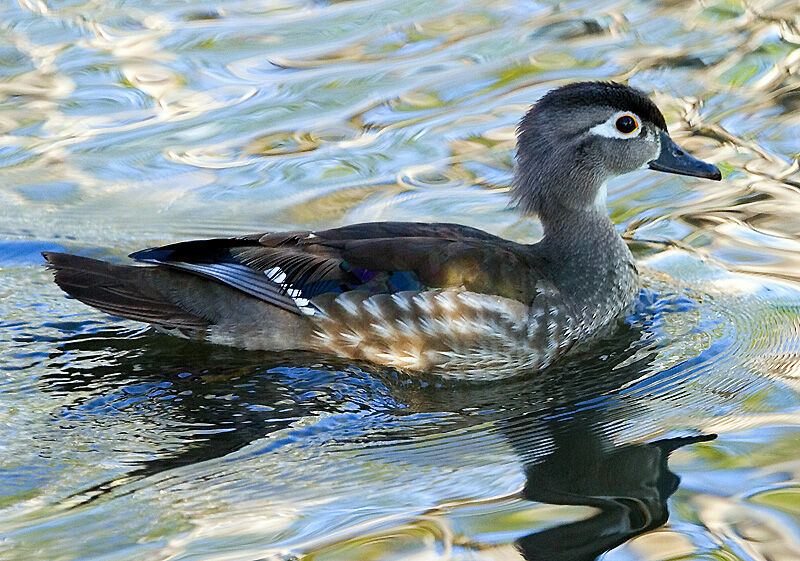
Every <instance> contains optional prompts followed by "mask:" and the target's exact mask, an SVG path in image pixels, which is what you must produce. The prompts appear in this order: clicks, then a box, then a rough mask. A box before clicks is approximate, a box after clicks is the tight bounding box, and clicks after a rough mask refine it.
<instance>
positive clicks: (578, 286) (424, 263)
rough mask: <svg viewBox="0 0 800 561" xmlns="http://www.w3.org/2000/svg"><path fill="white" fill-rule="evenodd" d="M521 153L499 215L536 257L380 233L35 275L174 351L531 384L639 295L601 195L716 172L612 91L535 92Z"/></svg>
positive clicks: (247, 239) (289, 236)
mask: <svg viewBox="0 0 800 561" xmlns="http://www.w3.org/2000/svg"><path fill="white" fill-rule="evenodd" d="M620 115H624V119H625V121H624V122H625V123H626V125H625V126H623V127H622V128H620V125H617V124H616V123H618V119H619V118H620ZM631 123H633V124H634V125H635V128H632V125H631ZM623 129H624V130H623ZM518 138H519V142H518V150H517V169H516V172H515V180H514V184H513V191H514V193H513V194H514V198H515V199H516V200H517V201H518V202H520V207H521V209H522V210H523V211H525V212H529V213H531V212H533V213H538V214H539V217H540V219H541V221H542V225H543V228H544V238H543V239H542V240H541V241H540V242H539V243H536V244H533V245H524V244H518V243H515V242H513V241H509V240H504V239H502V238H499V237H497V236H494V235H491V234H489V233H486V232H483V231H481V230H477V229H475V228H469V227H467V226H460V225H458V224H422V223H412V222H381V223H368V224H354V225H351V226H345V227H342V228H334V229H330V230H322V231H316V232H310V231H296V232H283V233H268V234H253V235H249V236H243V237H238V238H228V239H211V240H198V241H191V242H182V243H177V244H171V245H167V246H163V247H157V248H152V249H146V250H143V251H140V252H137V253H134V254H132V255H131V257H133V258H134V259H136V260H138V261H140V262H142V263H147V264H149V265H146V266H127V265H112V264H109V263H103V262H100V261H96V260H93V259H87V258H84V257H77V256H72V255H65V254H58V253H47V254H45V258H46V259H47V261H48V263H49V266H50V268H51V269H53V270H54V271H55V280H56V282H57V283H58V285H59V286H60V287H61V288H63V289H64V290H65V291H66V292H67V293H69V294H71V295H72V296H74V297H75V298H77V299H79V300H81V301H83V302H85V303H87V304H89V305H91V306H95V307H97V308H99V309H101V310H103V311H106V312H108V313H110V314H113V315H117V316H121V317H125V318H130V319H134V320H138V321H145V322H149V323H151V324H153V325H155V326H156V327H158V328H160V329H164V330H169V331H171V332H177V333H178V334H180V335H183V336H186V337H194V338H199V339H203V340H206V341H210V342H213V343H220V344H225V345H231V346H236V347H241V348H245V349H264V350H273V351H281V350H288V349H297V350H307V351H314V352H319V353H329V354H335V355H338V356H341V357H347V358H352V359H358V360H370V361H373V362H377V363H380V364H384V365H388V366H392V367H396V368H401V369H405V370H409V371H423V370H424V371H430V372H436V373H439V374H441V375H444V376H451V377H457V378H468V379H488V378H497V377H502V376H508V375H511V374H514V373H517V372H520V371H525V370H538V369H541V368H544V367H546V366H547V365H549V364H551V363H552V362H553V361H554V360H556V359H558V358H559V357H561V356H564V355H565V354H567V353H569V352H570V351H571V350H572V349H575V348H577V347H581V346H583V345H585V344H587V343H589V342H591V341H592V340H594V339H595V338H596V337H597V336H598V335H599V334H601V333H603V332H604V331H606V330H608V329H609V328H610V327H611V325H612V324H613V323H614V322H615V321H616V320H618V319H619V318H620V317H621V316H623V315H624V314H625V312H626V311H627V310H629V309H630V307H631V304H632V302H633V300H634V297H635V295H636V292H637V290H638V276H637V272H636V266H635V264H634V262H633V257H632V256H631V253H630V251H629V250H628V248H627V246H626V245H625V243H624V242H623V240H622V239H621V238H620V237H619V235H618V234H617V233H616V231H615V229H614V225H613V224H612V223H611V221H610V220H609V218H608V214H607V210H606V207H605V184H606V181H608V180H609V179H610V178H612V177H614V176H615V175H619V174H620V173H625V172H627V171H632V170H634V169H638V168H640V167H642V166H643V165H649V166H650V167H651V168H653V169H658V170H661V171H668V172H672V173H682V174H687V175H695V176H699V177H707V178H711V179H719V171H718V170H717V169H716V167H714V166H712V165H710V164H706V163H704V162H701V161H699V160H695V159H694V158H692V157H691V156H689V155H688V154H686V153H685V152H683V151H682V150H680V149H679V148H678V147H677V146H676V145H675V144H674V143H673V142H672V141H671V140H670V139H669V136H668V134H667V132H666V130H665V122H664V118H663V116H662V115H661V113H660V112H659V111H658V108H656V107H655V105H654V104H653V103H652V102H651V101H649V100H648V99H647V97H646V96H644V94H642V93H641V92H639V91H637V90H634V89H632V88H628V87H627V86H622V85H620V84H608V83H582V84H572V85H568V86H565V87H563V88H559V89H557V90H554V91H552V92H550V93H549V94H547V95H546V96H545V97H544V98H543V99H542V100H541V101H540V103H539V104H537V105H535V106H534V107H533V108H532V109H531V110H530V111H529V112H528V114H527V115H526V117H525V118H524V119H523V120H522V121H521V123H520V129H519V134H518Z"/></svg>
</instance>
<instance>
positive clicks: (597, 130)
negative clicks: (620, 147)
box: [589, 111, 642, 138]
mask: <svg viewBox="0 0 800 561" xmlns="http://www.w3.org/2000/svg"><path fill="white" fill-rule="evenodd" d="M621 117H631V118H632V119H633V120H634V122H635V123H636V128H635V129H633V130H632V131H631V132H629V133H624V132H622V131H620V130H619V129H618V128H617V121H618V120H619V119H620V118H621ZM641 122H642V120H641V119H640V118H639V117H638V116H637V115H636V114H635V113H631V112H630V111H617V112H616V113H614V114H613V115H611V117H609V118H608V119H607V120H606V121H604V122H602V123H600V124H599V125H595V126H593V127H592V128H590V129H589V132H590V133H591V134H596V135H598V136H605V137H606V138H634V137H635V136H637V135H636V133H637V132H639V131H640V130H641V128H642V126H641Z"/></svg>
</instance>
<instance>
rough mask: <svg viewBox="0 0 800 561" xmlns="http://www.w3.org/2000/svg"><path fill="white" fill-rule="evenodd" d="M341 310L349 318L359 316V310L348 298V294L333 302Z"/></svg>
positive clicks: (338, 297) (343, 294) (341, 295)
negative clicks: (349, 316)
mask: <svg viewBox="0 0 800 561" xmlns="http://www.w3.org/2000/svg"><path fill="white" fill-rule="evenodd" d="M334 302H336V303H337V304H339V306H341V308H342V309H343V310H344V311H345V312H347V313H348V314H350V315H351V316H357V315H359V309H358V306H357V305H356V303H355V302H354V301H353V300H352V298H351V297H350V293H349V292H344V293H342V294H340V295H339V296H337V297H336V299H335V300H334Z"/></svg>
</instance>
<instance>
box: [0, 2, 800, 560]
mask: <svg viewBox="0 0 800 561" xmlns="http://www.w3.org/2000/svg"><path fill="white" fill-rule="evenodd" d="M798 14H800V6H799V5H798V4H797V2H796V1H785V2H768V1H759V0H755V1H753V2H739V1H737V0H727V1H715V0H708V1H706V2H674V1H673V2H653V1H631V2H625V1H623V2H605V3H603V5H602V6H598V4H597V3H595V2H585V1H574V2H573V1H569V2H540V3H535V2H529V1H525V2H522V1H520V2H514V1H505V2H488V1H484V2H481V1H474V2H466V3H465V2H463V1H459V2H450V1H447V0H443V1H439V2H425V1H413V0H412V1H405V2H398V1H395V0H361V1H354V2H339V3H325V2H311V1H309V2H302V1H293V0H279V1H276V2H257V1H255V0H242V1H232V2H227V3H218V4H217V3H211V2H191V3H187V2H178V1H172V0H168V1H160V2H148V1H147V0H134V1H131V2H108V1H102V2H101V1H96V0H91V1H88V2H85V1H82V0H76V1H63V2H56V1H52V0H51V1H49V2H47V1H45V0H19V3H12V2H6V3H5V4H2V5H0V130H2V135H0V216H1V217H2V220H1V221H0V275H2V276H1V277H0V278H2V281H3V282H2V285H0V458H2V459H1V460H0V559H9V560H17V559H19V560H22V559H25V560H31V559H42V560H53V561H55V560H67V559H92V560H101V559H102V560H115V561H116V560H124V559H131V560H134V559H135V560H142V559H146V560H167V559H170V560H181V561H185V560H190V559H191V560H199V559H204V560H227V561H229V560H256V559H269V560H278V559H281V560H289V559H304V560H308V561H310V560H315V561H316V560H326V561H327V560H334V559H336V560H353V559H382V560H384V559H385V560H388V559H414V560H420V561H421V560H432V559H463V560H466V559H480V560H498V559H529V560H534V559H535V560H539V559H541V560H556V561H557V560H562V559H563V560H565V561H566V560H583V559H585V560H590V559H594V558H595V557H596V556H598V555H601V554H603V552H606V551H608V553H605V557H604V559H614V560H620V561H622V560H625V561H628V560H634V559H636V560H668V559H682V560H687V559H692V560H701V559H705V560H710V559H720V560H721V559H725V560H754V561H756V560H762V559H763V560H766V559H770V560H781V561H783V560H790V559H798V558H800V452H798V450H800V394H798V391H800V355H799V354H798V353H800V345H799V339H800V284H798V282H800V257H798V255H800V251H799V250H800V226H798V224H800V222H799V221H798V219H797V216H798V211H800V193H798V189H799V188H800V172H799V171H798V164H797V158H798V156H799V155H800V141H799V140H798V138H800V79H798V72H800V49H799V48H798V44H800V16H799V15H798ZM575 79H615V80H623V81H626V80H627V81H629V82H630V83H631V84H632V85H635V86H637V87H640V88H642V89H644V90H647V91H651V92H654V99H655V100H656V101H657V103H658V104H659V106H660V107H662V109H663V110H664V112H665V114H666V115H667V120H668V121H669V123H670V129H671V131H672V133H673V137H674V138H676V139H677V141H678V142H679V143H680V144H681V145H683V146H684V147H686V148H688V149H690V150H691V151H692V152H693V153H694V154H695V155H697V156H698V157H701V158H703V159H706V160H709V161H713V162H716V163H718V164H719V166H720V168H721V169H722V170H723V173H724V175H725V179H724V181H723V182H721V183H711V182H706V181H694V180H691V179H687V178H682V177H677V176H667V175H664V174H656V173H652V172H648V171H642V172H637V173H634V174H630V175H628V176H625V177H623V178H620V179H618V180H617V181H615V182H614V183H613V184H612V185H611V187H610V193H609V207H610V210H611V214H612V218H613V219H614V221H615V222H616V223H617V224H618V225H619V229H620V231H621V232H623V233H624V235H625V237H626V238H627V239H628V240H629V241H630V244H631V247H632V249H633V250H634V252H635V254H636V256H637V258H638V259H639V260H640V263H641V265H642V270H643V271H645V281H646V282H645V290H644V291H643V293H642V295H641V298H640V302H639V305H638V307H637V310H636V312H635V313H634V314H633V315H632V316H631V318H629V322H628V323H629V325H630V328H629V329H627V330H626V331H624V332H622V333H618V334H615V335H614V336H613V337H609V339H608V340H607V341H604V342H603V346H602V353H603V354H600V355H599V354H598V353H597V352H596V351H595V352H592V353H590V354H587V355H585V356H579V357H575V358H573V359H571V360H570V361H568V362H565V363H562V364H559V365H557V366H556V367H554V368H551V369H550V370H548V371H546V372H543V373H532V374H530V375H528V376H523V377H520V378H518V379H513V380H508V381H504V382H501V383H493V384H484V385H474V384H451V383H444V382H442V381H440V380H436V379H425V378H422V379H410V378H408V377H407V376H404V375H400V374H397V373H393V372H391V371H384V370H378V369H374V368H368V367H366V366H365V365H352V364H343V363H337V362H331V361H329V362H325V363H320V362H319V358H318V357H309V356H304V355H299V356H298V355H288V354H287V355H278V356H276V355H269V354H261V353H245V352H239V351H234V350H229V349H222V348H216V347H211V346H201V345H196V344H190V343H187V342H183V341H177V340H175V339H172V338H169V337H166V336H162V335H158V334H156V333H154V332H152V331H150V330H147V329H145V328H142V327H141V326H140V325H138V324H134V323H132V322H127V321H122V320H118V319H114V318H110V317H108V316H105V315H103V314H101V313H99V312H96V311H93V310H91V309H88V308H86V307H85V306H83V305H82V304H80V303H78V302H76V301H74V300H69V299H67V298H65V297H64V295H63V294H62V293H61V292H60V291H59V290H58V289H57V287H56V286H55V285H54V284H53V283H52V281H51V276H50V274H49V273H47V272H46V271H44V270H43V267H42V262H41V258H40V256H39V252H40V251H42V250H45V249H59V248H62V249H66V250H69V251H75V252H79V253H82V254H84V255H95V256H102V257H106V258H109V259H112V260H120V259H122V258H123V257H124V255H125V254H126V253H128V252H130V251H133V250H135V249H138V248H141V247H146V246H149V245H154V244H160V243H167V242H171V241H176V240H181V239H187V238H195V237H204V236H216V235H230V234H238V233H245V232H251V231H266V230H273V229H283V228H315V227H322V226H325V227H330V226H334V225H341V224H345V223H350V222H356V221H373V220H384V219H393V220H419V221H428V220H429V221H453V222H460V223H464V224H469V225H472V226H477V227H480V228H483V229H486V230H488V231H490V232H493V233H496V234H500V235H503V236H506V237H510V238H513V239H516V240H518V241H524V242H530V241H534V240H535V239H536V238H537V237H538V236H539V234H540V230H539V227H538V225H537V224H536V223H535V222H533V221H528V220H523V219H520V218H519V216H518V215H517V214H516V213H515V212H514V211H513V210H511V209H509V208H508V197H507V194H506V187H507V185H508V183H509V180H510V178H511V173H512V153H513V152H512V150H513V138H514V127H515V124H516V122H517V121H518V119H519V118H520V116H521V115H522V113H523V112H524V111H525V110H526V108H527V107H528V106H529V104H530V103H532V102H533V101H535V100H536V99H537V98H538V97H539V96H540V95H542V94H543V93H544V92H545V91H547V90H548V89H549V88H551V87H553V86H554V85H558V84H561V83H564V82H566V81H570V80H575ZM715 434H716V435H718V436H717V438H716V439H714V435H715ZM668 460H669V463H668ZM667 518H669V520H667Z"/></svg>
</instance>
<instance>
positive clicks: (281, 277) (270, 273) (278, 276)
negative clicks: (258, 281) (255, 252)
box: [264, 267, 286, 285]
mask: <svg viewBox="0 0 800 561" xmlns="http://www.w3.org/2000/svg"><path fill="white" fill-rule="evenodd" d="M264 274H265V275H267V278H268V279H269V280H271V281H272V282H275V283H278V284H281V285H282V284H283V283H284V282H286V273H284V272H283V271H282V270H281V268H280V267H272V268H271V269H267V270H266V271H264Z"/></svg>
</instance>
